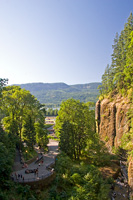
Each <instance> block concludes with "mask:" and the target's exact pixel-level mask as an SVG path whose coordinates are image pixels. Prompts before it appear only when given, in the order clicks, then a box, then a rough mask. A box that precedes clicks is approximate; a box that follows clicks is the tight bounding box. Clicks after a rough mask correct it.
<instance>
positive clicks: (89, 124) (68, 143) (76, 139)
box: [55, 99, 95, 160]
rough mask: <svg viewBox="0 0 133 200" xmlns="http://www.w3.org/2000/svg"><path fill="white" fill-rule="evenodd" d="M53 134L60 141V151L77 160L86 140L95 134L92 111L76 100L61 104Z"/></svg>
mask: <svg viewBox="0 0 133 200" xmlns="http://www.w3.org/2000/svg"><path fill="white" fill-rule="evenodd" d="M55 132H56V135H57V136H58V137H59V139H60V149H61V150H63V151H64V152H65V153H67V155H69V156H70V157H71V158H74V159H75V160H76V159H79V158H80V156H81V152H82V150H83V149H84V148H85V146H86V140H87V138H89V136H90V135H91V134H93V133H94V132H95V119H94V111H93V110H91V111H90V110H89V107H88V106H87V105H86V104H85V103H81V102H80V101H78V100H74V99H68V100H67V101H64V102H62V104H61V107H60V110H59V112H58V116H57V118H56V125H55Z"/></svg>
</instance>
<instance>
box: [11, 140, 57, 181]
mask: <svg viewBox="0 0 133 200" xmlns="http://www.w3.org/2000/svg"><path fill="white" fill-rule="evenodd" d="M48 149H49V151H48V153H46V154H42V155H39V158H40V157H41V156H42V157H43V163H40V166H39V163H36V161H35V162H33V163H31V164H29V165H28V167H27V168H23V169H21V170H18V171H16V172H13V173H12V179H13V180H14V181H15V182H33V181H38V180H40V179H44V178H46V177H48V176H50V175H51V174H52V173H53V172H52V170H48V166H50V165H51V164H54V163H55V157H56V156H57V154H58V142H57V141H55V140H51V139H50V140H49V144H48ZM37 168H38V173H28V174H27V173H25V170H34V169H37ZM18 175H19V176H18Z"/></svg>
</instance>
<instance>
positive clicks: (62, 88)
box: [19, 82, 101, 107]
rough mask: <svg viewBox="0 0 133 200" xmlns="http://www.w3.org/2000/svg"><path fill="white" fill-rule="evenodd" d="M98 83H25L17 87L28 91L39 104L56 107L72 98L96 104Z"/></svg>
mask: <svg viewBox="0 0 133 200" xmlns="http://www.w3.org/2000/svg"><path fill="white" fill-rule="evenodd" d="M99 85H101V83H100V82H96V83H87V84H76V85H67V84H65V83H27V84H21V85H19V86H20V87H21V88H25V89H26V90H29V91H30V92H31V94H33V95H34V96H35V97H36V98H37V99H38V100H39V101H40V102H41V103H44V104H45V105H46V106H53V107H56V106H57V107H58V106H59V105H60V103H61V102H62V101H63V100H66V99H69V98H74V99H77V100H78V99H79V100H80V101H82V102H88V101H92V102H96V100H97V96H98V95H99V90H98V89H97V87H98V86H99Z"/></svg>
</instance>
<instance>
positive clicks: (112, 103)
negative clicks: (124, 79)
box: [95, 95, 133, 190]
mask: <svg viewBox="0 0 133 200" xmlns="http://www.w3.org/2000/svg"><path fill="white" fill-rule="evenodd" d="M129 108H130V102H129V100H128V98H124V97H122V96H120V95H119V96H115V97H114V98H113V99H107V98H106V99H103V100H102V101H100V100H98V102H97V103H96V110H95V116H96V127H97V132H98V133H99V135H100V138H101V140H103V141H104V142H105V145H106V146H107V148H108V149H109V151H110V152H111V151H112V149H113V147H116V148H118V147H119V146H120V144H121V138H122V136H123V134H126V133H127V132H129V129H130V124H129V122H128V121H129V120H128V116H127V112H128V110H129ZM128 183H129V185H130V188H131V190H133V160H131V161H129V164H128Z"/></svg>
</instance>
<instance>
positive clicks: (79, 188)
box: [49, 153, 109, 200]
mask: <svg viewBox="0 0 133 200" xmlns="http://www.w3.org/2000/svg"><path fill="white" fill-rule="evenodd" d="M55 169H56V173H57V176H56V179H55V182H54V188H52V194H51V198H50V199H52V198H53V199H62V198H61V195H63V194H64V198H63V199H69V200H72V199H77V200H80V199H81V200H82V199H92V200H100V199H104V200H107V199H109V198H108V192H109V185H108V183H107V182H106V181H104V180H103V178H102V176H101V174H100V172H99V170H98V168H96V167H95V166H94V165H88V164H85V163H83V162H82V163H81V164H80V163H76V162H73V161H72V160H71V159H70V158H69V157H68V156H67V155H66V154H64V153H61V154H60V155H59V156H58V157H57V161H56V168H55ZM59 188H60V190H59V191H60V192H58V189H59ZM49 192H50V193H51V190H50V191H49Z"/></svg>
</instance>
